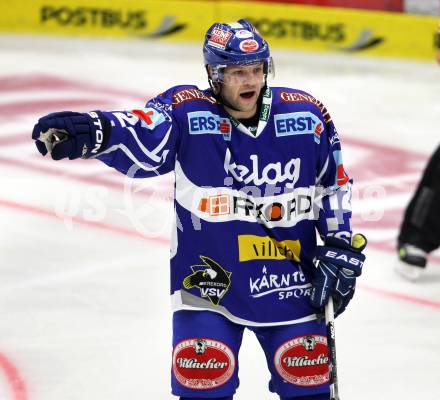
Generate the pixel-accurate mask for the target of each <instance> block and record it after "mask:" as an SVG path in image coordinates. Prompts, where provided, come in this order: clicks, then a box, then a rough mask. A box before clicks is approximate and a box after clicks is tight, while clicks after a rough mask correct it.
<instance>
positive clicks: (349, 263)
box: [310, 233, 367, 316]
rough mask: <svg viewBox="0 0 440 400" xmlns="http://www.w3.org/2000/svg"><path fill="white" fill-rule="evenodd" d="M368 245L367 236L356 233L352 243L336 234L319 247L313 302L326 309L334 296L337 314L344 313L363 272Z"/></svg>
mask: <svg viewBox="0 0 440 400" xmlns="http://www.w3.org/2000/svg"><path fill="white" fill-rule="evenodd" d="M366 245H367V239H366V238H365V236H363V235H361V234H359V233H357V234H356V235H353V238H352V244H351V245H350V244H348V243H347V242H346V241H345V240H342V239H338V238H335V237H328V238H326V240H325V243H324V246H318V247H317V249H316V257H315V259H316V260H317V265H316V270H315V273H314V275H315V276H314V279H313V281H312V286H313V288H312V294H311V296H310V300H311V303H312V305H313V306H314V307H315V308H317V309H319V311H320V312H321V311H322V308H323V307H324V306H325V305H326V304H327V302H328V299H329V297H330V296H332V297H333V299H334V301H335V316H338V315H339V314H341V313H342V312H344V310H345V308H346V307H347V305H348V303H349V302H350V300H351V299H352V297H353V295H354V291H355V286H356V278H357V277H358V276H360V275H361V273H362V266H363V264H364V261H365V255H363V254H362V253H361V252H362V250H363V249H364V248H365V246H366Z"/></svg>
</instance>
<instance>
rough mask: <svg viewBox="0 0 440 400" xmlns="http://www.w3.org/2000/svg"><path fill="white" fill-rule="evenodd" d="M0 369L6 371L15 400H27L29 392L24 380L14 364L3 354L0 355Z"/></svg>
mask: <svg viewBox="0 0 440 400" xmlns="http://www.w3.org/2000/svg"><path fill="white" fill-rule="evenodd" d="M0 368H1V369H2V370H3V371H4V373H5V375H6V378H7V380H8V383H9V385H10V386H11V389H12V393H13V396H14V400H27V398H28V396H27V390H26V385H25V384H24V381H23V379H22V378H21V376H20V374H19V372H18V370H17V368H16V367H15V366H14V364H12V362H11V361H10V360H9V359H8V358H7V357H6V356H5V355H4V354H2V353H0Z"/></svg>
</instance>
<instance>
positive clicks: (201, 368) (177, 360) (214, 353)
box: [173, 338, 235, 390]
mask: <svg viewBox="0 0 440 400" xmlns="http://www.w3.org/2000/svg"><path fill="white" fill-rule="evenodd" d="M234 370H235V356H234V353H233V351H232V350H231V349H230V348H229V346H227V345H226V344H224V343H222V342H220V341H217V340H213V339H209V338H194V339H186V340H183V341H181V342H180V343H178V344H177V345H176V346H175V348H174V351H173V373H174V376H175V377H176V379H177V381H178V382H179V383H180V384H181V385H183V386H185V387H187V388H190V389H195V390H207V389H214V388H216V387H219V386H221V385H224V384H225V383H226V382H228V381H229V379H230V378H231V377H232V375H233V373H234Z"/></svg>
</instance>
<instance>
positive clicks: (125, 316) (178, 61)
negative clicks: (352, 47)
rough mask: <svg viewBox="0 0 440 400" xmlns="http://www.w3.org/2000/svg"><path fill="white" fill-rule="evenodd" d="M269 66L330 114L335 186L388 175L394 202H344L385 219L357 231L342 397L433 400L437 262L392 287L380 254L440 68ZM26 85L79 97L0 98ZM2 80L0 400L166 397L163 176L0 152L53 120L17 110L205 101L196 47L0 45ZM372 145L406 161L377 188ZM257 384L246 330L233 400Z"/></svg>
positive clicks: (311, 61)
mask: <svg viewBox="0 0 440 400" xmlns="http://www.w3.org/2000/svg"><path fill="white" fill-rule="evenodd" d="M274 58H275V62H276V69H277V77H276V79H275V82H273V85H283V86H284V85H285V86H291V87H297V88H301V89H304V90H306V91H309V92H311V93H312V94H314V95H315V96H316V97H318V98H319V99H321V100H322V101H323V102H324V103H325V104H326V105H327V107H328V108H329V110H330V112H331V114H332V116H333V119H334V120H335V123H336V126H337V127H338V130H339V132H340V134H341V137H342V141H343V142H344V138H345V139H346V140H347V143H348V146H346V148H347V151H346V152H345V154H344V155H345V165H346V168H347V170H348V172H350V166H353V169H354V170H355V171H359V172H360V173H362V174H363V177H362V178H359V179H357V183H358V184H359V187H361V188H362V187H363V186H362V185H364V186H365V187H367V186H368V184H370V183H371V182H376V183H377V182H382V183H383V182H384V181H386V180H387V179H388V181H392V185H390V182H385V183H386V185H388V186H386V187H387V188H391V189H393V190H394V189H395V190H396V192H392V193H390V192H388V194H387V195H386V196H385V197H384V198H381V199H379V200H376V202H375V200H374V199H373V200H368V198H365V197H363V196H362V193H364V192H361V195H360V199H359V204H361V206H359V205H358V206H357V205H356V203H355V204H354V208H355V210H357V211H356V212H357V213H358V214H359V215H360V214H361V213H362V211H363V210H365V208H368V207H369V206H372V207H373V208H374V209H375V208H377V207H379V206H381V205H382V206H383V207H384V210H385V211H384V215H383V217H382V218H386V217H387V216H390V215H391V217H390V219H391V223H390V226H385V225H383V224H382V225H381V224H380V223H378V224H377V225H376V224H375V223H372V224H370V225H365V226H364V228H365V229H367V230H368V235H369V237H370V238H372V239H374V238H377V239H376V242H375V241H374V240H372V242H375V243H373V245H372V246H371V247H370V248H369V249H368V251H367V255H368V261H367V264H366V266H365V272H364V275H363V277H362V278H361V279H360V287H359V289H358V291H357V295H356V296H355V298H354V300H353V302H352V304H351V306H350V307H349V309H348V311H347V312H346V314H344V315H343V316H341V317H340V318H338V320H337V325H336V330H337V350H338V368H339V380H340V390H341V395H342V396H341V397H342V399H343V400H367V399H368V400H371V399H380V400H382V399H386V400H418V399H420V400H438V399H440V266H439V261H438V260H439V258H438V253H437V256H435V257H434V259H433V261H432V262H431V263H430V265H429V268H428V269H427V271H426V274H425V276H424V277H423V278H422V279H421V281H420V282H418V283H416V284H410V283H407V282H404V281H402V280H401V279H400V278H398V277H397V276H396V275H395V274H394V273H393V271H392V266H393V264H394V262H395V255H394V253H393V252H391V251H389V250H384V251H382V250H379V248H380V242H381V241H382V240H384V241H385V240H388V241H390V240H393V238H394V237H395V236H396V234H397V226H398V224H399V221H400V219H399V218H400V217H401V212H402V209H403V206H404V204H405V203H406V201H407V200H408V198H409V196H410V194H411V190H412V189H413V187H414V185H415V183H416V181H417V178H418V176H419V174H420V172H421V169H422V168H423V165H424V161H425V160H426V159H427V158H428V156H429V155H430V153H431V152H432V151H433V149H434V148H435V147H436V146H437V145H438V144H439V138H440V132H439V128H438V127H439V120H440V101H439V94H440V67H438V66H436V65H435V64H426V63H416V62H407V63H405V62H396V61H386V60H383V61H378V60H372V59H368V58H363V57H358V58H353V57H350V56H347V55H326V56H324V55H316V54H308V53H300V52H281V51H275V52H274ZM31 76H33V77H35V76H38V77H40V78H39V79H41V80H44V79H43V78H42V77H43V76H46V77H47V76H55V77H58V78H64V79H68V80H72V81H74V82H77V83H78V82H79V83H83V84H84V88H79V87H78V86H76V87H75V88H70V89H68V88H65V89H63V91H62V92H60V91H59V90H57V89H53V88H38V89H36V90H32V89H29V88H27V89H26V88H25V89H22V90H20V89H14V90H10V88H9V86H8V82H12V83H14V82H15V83H16V82H19V81H20V79H21V78H23V79H24V80H25V79H26V77H31ZM0 80H1V81H2V82H3V83H2V84H0V125H1V129H0V143H1V145H0V227H1V229H0V399H1V400H61V399H62V400H97V399H106V400H121V399H127V400H141V399H164V400H165V399H170V400H171V399H172V398H173V397H172V396H171V394H170V389H169V372H170V356H171V323H170V319H171V311H170V303H169V296H168V291H169V289H168V284H169V271H168V255H169V250H168V245H167V238H168V236H169V230H170V224H171V214H172V205H171V203H170V201H169V200H167V198H168V197H169V195H170V190H169V188H170V183H171V177H161V178H157V179H154V180H153V181H148V182H147V183H144V182H140V183H139V182H137V183H135V184H133V183H131V182H128V181H127V180H125V179H124V178H123V177H122V176H120V175H118V174H116V173H113V172H110V170H109V169H108V168H105V167H104V166H103V165H101V164H99V163H98V162H94V161H92V162H84V161H80V162H77V163H69V162H65V161H63V162H60V163H54V162H51V161H50V160H46V159H42V158H41V157H39V156H38V155H36V151H35V150H34V148H33V144H32V143H31V141H30V140H21V141H20V140H18V141H17V142H14V140H13V139H11V138H14V137H15V135H17V137H20V135H27V137H29V135H30V132H31V130H32V126H33V124H34V122H35V120H36V118H37V117H38V116H39V115H41V114H42V113H47V112H49V111H55V110H56V108H54V106H52V108H50V109H44V107H43V109H44V110H43V109H38V111H33V109H32V107H33V106H34V107H36V104H35V103H32V104H34V105H33V106H32V105H31V106H29V105H26V104H29V103H27V102H29V101H31V102H32V101H34V102H35V101H44V100H47V99H53V100H54V101H55V102H56V101H57V100H58V99H61V100H60V101H62V99H66V98H67V99H68V100H66V101H64V103H63V105H64V104H66V102H67V104H69V102H70V101H71V100H72V101H73V100H78V99H79V100H81V98H83V99H84V102H85V103H86V106H85V107H91V109H97V108H99V107H100V106H101V105H103V106H105V107H111V108H114V109H117V108H123V109H130V108H133V107H141V106H142V105H143V103H144V101H145V100H146V99H147V98H149V97H151V96H153V95H154V94H156V93H160V92H162V91H164V90H165V89H167V88H168V87H171V86H172V85H174V84H181V83H195V84H198V85H200V86H202V87H205V75H204V69H203V66H202V63H201V55H200V46H190V45H179V46H174V45H171V44H163V43H161V42H140V41H135V42H125V41H109V40H102V41H98V40H90V41H87V40H77V39H62V40H61V39H54V38H31V37H15V36H2V37H0ZM37 81H38V79H37ZM5 82H6V83H5ZM90 84H93V85H94V87H95V85H96V87H98V88H99V89H96V90H95V89H93V88H92V89H87V87H88V86H89V85H90ZM107 89H108V92H106V90H107ZM118 90H120V91H121V92H124V93H119V94H118V95H117V94H116V93H113V92H117V91H118ZM110 92H111V93H110ZM95 102H96V106H92V104H95ZM14 104H15V105H17V107H16V108H13V107H12V108H6V109H5V108H3V107H4V106H5V105H6V106H11V105H14ZM55 104H56V103H55ZM72 104H77V103H72ZM20 106H22V110H21V112H20V110H18V111H17V108H18V109H19V108H20ZM77 108H78V109H81V106H80V105H78V107H77ZM86 109H88V108H86ZM11 110H12V111H11ZM5 138H6V139H8V140H9V139H11V140H12V142H10V143H9V144H8V142H7V141H6V142H1V140H2V139H5ZM357 140H360V142H359V143H358V142H357ZM11 143H12V144H11ZM364 144H365V145H364ZM371 146H373V151H372V147H371ZM374 146H379V147H380V148H381V149H383V148H385V149H386V151H385V154H386V156H387V157H389V156H391V155H392V154H393V152H396V154H397V152H402V154H412V155H413V157H414V160H413V161H412V164H414V170H409V171H406V173H405V174H403V173H402V175H399V172H398V171H397V172H395V173H392V174H390V175H387V172H388V171H387V170H386V169H388V168H389V165H388V164H387V166H386V168H385V167H384V171H383V175H382V174H380V173H377V167H378V166H379V170H380V166H381V163H382V162H384V159H383V158H380V157H379V156H377V157H375V151H376V150H374V149H375V148H374ZM399 162H400V161H399V160H398V159H397V160H396V161H395V163H399ZM373 167H376V169H375V170H374V171H373V169H372V168H373ZM397 169H398V168H397ZM355 179H356V177H355ZM393 185H394V186H393ZM151 191H152V192H153V196H151V193H150V192H151ZM144 192H145V193H146V194H145V195H143V194H142V193H144ZM356 207H358V208H357V209H356ZM364 207H365V208H364ZM393 209H394V210H397V211H396V213H395V214H387V213H388V212H390V210H393ZM399 213H400V214H399ZM57 216H58V217H57ZM359 221H361V220H359ZM135 223H136V224H137V225H135ZM141 233H142V234H144V235H146V236H148V238H147V239H145V238H143V237H142V236H141ZM268 377H269V375H268V372H267V368H266V366H265V360H264V356H263V353H262V351H261V350H260V348H259V346H258V342H257V340H256V339H255V338H254V337H253V335H252V334H249V333H246V336H245V338H244V341H243V346H242V350H241V353H240V380H241V385H240V388H239V389H238V392H237V395H236V399H238V400H251V399H252V400H253V399H276V398H277V397H276V396H275V395H273V394H270V393H269V392H268V390H267V381H268ZM20 396H21V397H20Z"/></svg>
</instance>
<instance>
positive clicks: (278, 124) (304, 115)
mask: <svg viewBox="0 0 440 400" xmlns="http://www.w3.org/2000/svg"><path fill="white" fill-rule="evenodd" d="M274 123H275V132H276V135H277V136H278V137H280V136H292V135H305V134H311V135H315V141H316V142H317V143H319V135H320V134H321V132H322V131H323V130H324V127H323V123H322V121H321V120H320V119H319V118H318V117H317V116H316V115H315V114H313V113H311V112H308V111H303V112H294V113H287V114H276V115H275V117H274Z"/></svg>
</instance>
